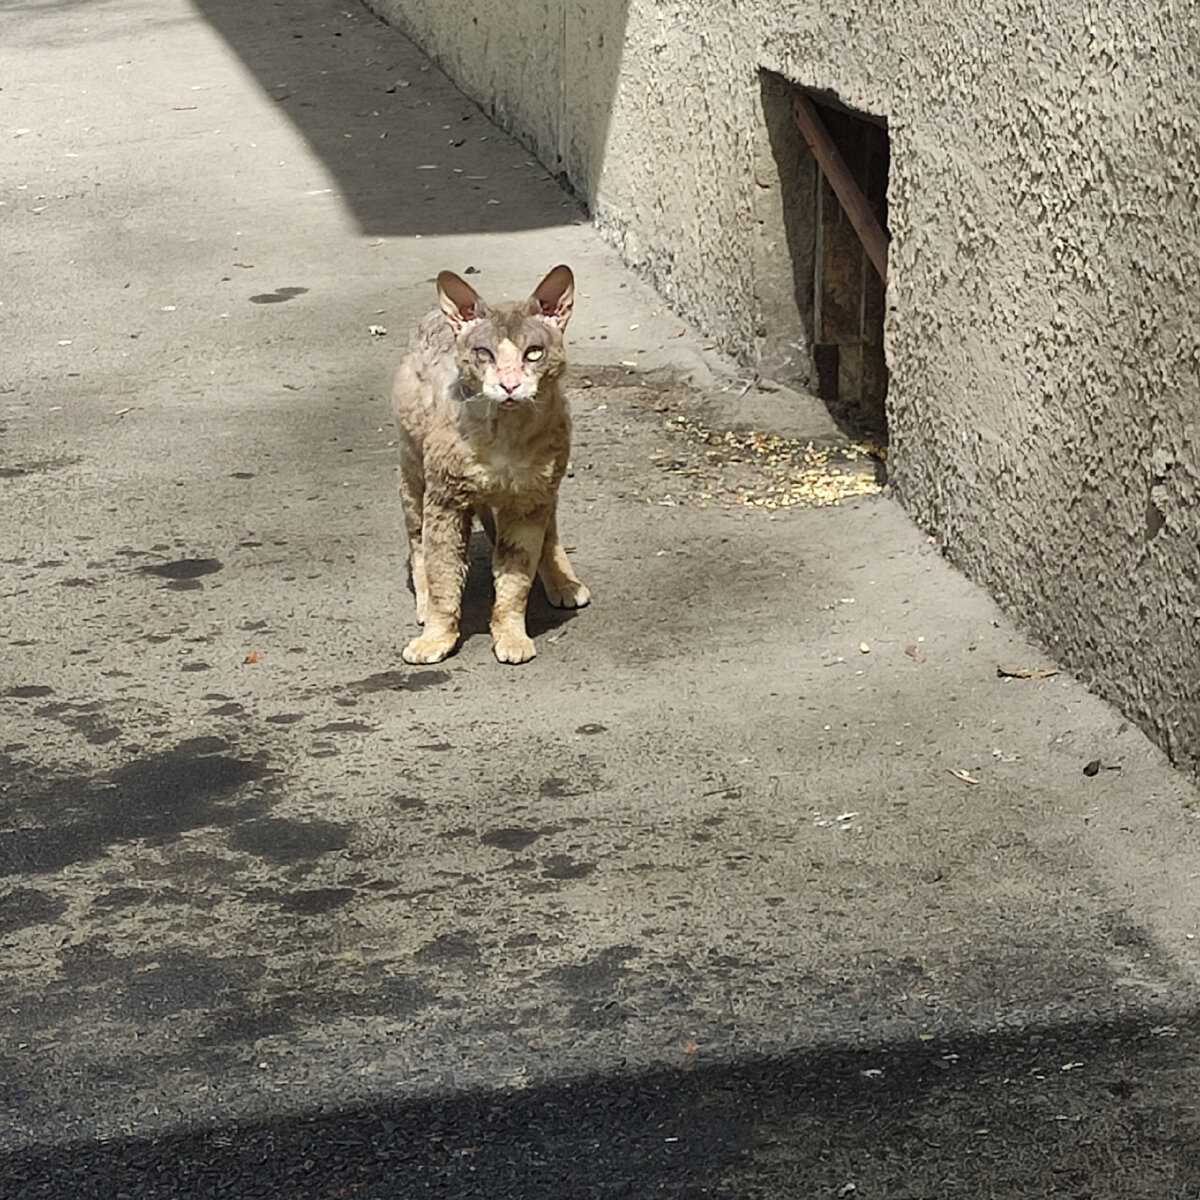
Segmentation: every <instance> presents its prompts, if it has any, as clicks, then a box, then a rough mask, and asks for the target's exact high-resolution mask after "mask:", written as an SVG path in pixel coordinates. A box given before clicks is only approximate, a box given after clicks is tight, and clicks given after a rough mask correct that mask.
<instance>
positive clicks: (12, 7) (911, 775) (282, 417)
mask: <svg viewBox="0 0 1200 1200" xmlns="http://www.w3.org/2000/svg"><path fill="white" fill-rule="evenodd" d="M0 114H2V117H0V146H2V147H3V151H2V163H3V172H2V174H0V255H2V256H3V272H2V273H0V438H2V440H0V506H2V507H0V512H2V514H3V519H2V520H0V646H2V647H3V649H2V652H0V1196H3V1197H6V1198H7V1197H14V1198H15V1197H22V1198H24V1197H33V1196H56V1197H72V1198H74V1197H105V1198H106V1200H111V1198H114V1197H122V1196H130V1197H164V1198H165V1197H191V1196H196V1197H200V1196H205V1197H207V1196H229V1195H233V1196H239V1197H272V1198H275V1197H278V1198H283V1197H288V1198H291V1197H328V1198H330V1200H342V1198H343V1197H362V1198H364V1200H365V1198H368V1197H378V1198H381V1200H382V1198H390V1197H409V1196H412V1197H418V1196H430V1195H439V1196H453V1197H508V1196H512V1197H537V1198H540V1197H555V1198H557V1197H562V1198H563V1200H566V1198H568V1197H571V1198H574V1197H590V1196H595V1197H617V1196H620V1197H643V1196H658V1195H675V1196H686V1197H700V1196H724V1197H731V1198H737V1200H750V1198H754V1197H763V1198H766V1197H772V1198H776V1197H783V1196H804V1197H835V1196H836V1197H842V1198H843V1200H844V1198H846V1197H855V1198H866V1197H889V1198H903V1197H906V1198H908V1200H916V1198H918V1197H1018V1196H1039V1197H1040V1196H1048V1195H1065V1196H1077V1197H1084V1196H1088V1197H1114V1198H1116V1197H1122V1198H1124V1200H1128V1198H1130V1197H1142V1196H1144V1197H1155V1198H1161V1197H1179V1198H1180V1200H1182V1198H1184V1197H1190V1198H1194V1197H1196V1196H1197V1195H1200V1153H1198V1151H1197V1147H1200V1128H1197V1122H1198V1116H1197V1102H1196V1096H1197V1095H1198V1094H1200V1089H1198V1086H1197V1085H1198V1084H1200V1072H1198V1071H1197V1059H1196V1054H1197V1046H1198V1040H1197V1039H1198V1029H1197V1023H1196V1016H1195V1014H1196V981H1197V973H1198V970H1200V945H1198V943H1197V939H1198V937H1200V911H1198V910H1200V900H1198V897H1200V889H1197V887H1196V879H1197V877H1198V876H1200V831H1198V828H1197V820H1196V813H1197V811H1198V809H1197V799H1198V797H1197V792H1196V790H1195V788H1194V786H1193V785H1192V783H1191V782H1189V781H1188V780H1187V779H1185V778H1184V777H1182V776H1180V775H1179V774H1178V773H1176V772H1174V771H1173V770H1172V769H1171V768H1170V766H1169V765H1168V764H1167V763H1166V761H1165V759H1164V758H1163V756H1162V755H1161V754H1160V752H1159V751H1158V750H1157V749H1155V748H1154V747H1153V746H1152V745H1151V744H1150V743H1149V742H1148V741H1147V740H1146V739H1145V738H1144V737H1143V736H1142V734H1141V733H1140V732H1139V731H1138V730H1137V729H1136V728H1135V727H1133V726H1131V724H1130V723H1129V722H1128V721H1126V720H1125V719H1124V718H1123V717H1122V716H1121V714H1120V713H1118V712H1116V711H1115V710H1113V709H1112V708H1111V707H1109V706H1108V705H1106V704H1105V703H1104V702H1103V700H1102V699H1100V698H1098V697H1097V696H1095V695H1093V694H1092V693H1091V692H1089V690H1088V688H1087V686H1086V681H1081V680H1077V679H1073V678H1071V677H1070V676H1068V675H1066V674H1063V673H1059V672H1058V671H1057V669H1056V664H1055V662H1054V657H1053V653H1052V648H1046V647H1039V646H1037V645H1035V644H1033V643H1031V642H1030V641H1029V640H1028V639H1027V638H1026V637H1025V636H1024V635H1023V634H1022V633H1021V631H1020V630H1019V629H1017V628H1016V627H1014V625H1013V624H1012V622H1011V621H1010V620H1009V619H1008V618H1007V617H1006V615H1005V614H1004V613H1003V612H1002V611H1001V609H1000V608H999V607H998V606H997V605H996V604H995V603H994V602H993V600H992V599H991V598H989V597H988V596H987V595H985V594H984V593H982V592H981V591H980V590H979V589H977V588H975V587H974V586H973V585H972V584H971V583H970V582H969V581H967V580H965V579H964V578H963V577H962V576H960V575H959V574H957V573H956V572H955V571H954V570H953V569H952V568H950V567H949V566H948V565H947V563H946V561H945V559H944V558H943V556H942V553H941V548H940V547H939V546H938V545H936V544H935V543H934V542H932V541H931V540H930V539H929V538H928V537H927V536H926V535H925V534H924V533H922V531H920V530H919V529H917V528H916V527H915V526H914V525H913V524H912V523H911V522H910V521H909V520H908V518H907V517H906V515H905V514H904V513H903V512H902V511H901V510H900V509H899V507H898V506H897V505H896V504H895V502H894V501H893V500H892V499H891V498H890V497H889V496H888V495H887V494H886V490H885V492H884V494H881V495H870V494H866V495H861V496H859V497H857V498H854V499H851V500H848V501H846V502H845V503H843V504H840V505H837V506H828V507H804V506H795V507H778V506H776V507H772V505H769V504H756V503H754V502H753V499H754V498H753V496H750V494H749V493H748V491H747V488H749V486H750V484H749V483H747V481H746V479H745V478H742V475H747V476H749V475H754V473H755V472H758V473H759V474H758V475H757V476H755V477H756V478H762V479H765V478H767V477H768V475H769V470H768V467H767V466H766V465H764V461H765V460H764V461H759V460H758V459H755V454H756V453H758V452H757V450H755V449H754V447H757V446H760V444H761V445H767V443H765V442H763V439H762V438H761V437H758V436H757V435H759V434H762V435H764V436H765V435H766V434H768V433H770V432H786V433H790V434H792V435H803V436H808V437H811V438H813V439H815V440H817V441H818V442H820V443H821V444H823V445H834V444H839V443H838V439H839V438H843V435H842V432H841V431H839V430H838V429H837V427H836V425H835V423H834V422H832V421H831V419H830V418H829V416H828V414H825V413H824V412H823V411H822V410H821V409H820V406H819V405H816V404H815V402H813V401H812V400H810V399H806V398H804V397H799V396H795V395H794V394H792V393H790V392H788V391H787V390H786V389H783V390H774V389H772V388H771V387H770V386H769V385H768V384H765V383H762V381H758V382H756V381H754V380H752V379H746V378H742V372H740V371H739V370H738V368H737V367H736V366H735V365H734V364H730V363H726V362H724V361H723V360H721V358H720V357H719V355H717V354H716V352H715V350H714V349H713V347H712V346H711V345H710V344H708V343H706V342H705V340H704V339H703V338H702V337H700V336H699V335H698V334H697V333H696V332H695V331H694V330H693V329H692V328H691V327H690V326H689V325H688V323H687V321H686V320H685V319H683V318H682V317H681V316H679V315H678V314H676V313H673V312H672V311H671V309H670V308H669V307H668V305H667V304H666V303H665V302H664V301H663V300H662V299H661V298H660V297H658V296H657V295H656V294H655V293H654V292H653V291H652V290H651V289H650V288H649V287H648V286H647V285H646V283H645V282H644V281H643V280H641V279H640V278H639V277H638V276H637V275H636V274H634V273H632V272H631V271H629V270H628V269H627V268H626V267H624V266H623V265H622V264H621V262H620V261H619V260H618V259H617V257H616V256H615V255H614V253H613V252H612V251H611V250H610V248H608V247H607V246H606V245H605V244H604V242H603V241H602V240H601V239H600V237H599V236H598V235H597V233H596V232H595V231H594V230H593V229H592V228H591V226H590V225H589V223H588V220H587V216H586V214H585V213H583V212H582V211H581V209H580V208H579V205H578V203H577V202H576V201H575V200H574V199H573V198H572V197H571V196H570V195H568V194H566V193H565V192H563V191H562V190H561V188H560V187H559V185H558V184H557V183H556V181H555V180H554V179H552V178H551V177H550V176H549V174H548V173H547V171H546V170H545V168H544V167H543V166H541V165H540V164H538V163H537V162H536V161H534V160H533V159H532V158H531V157H530V156H529V154H528V152H527V151H526V150H525V149H523V148H522V147H521V146H520V145H519V144H517V143H515V142H514V141H512V140H511V139H509V138H508V137H507V136H506V135H505V134H503V133H502V132H501V131H500V130H498V129H497V128H496V127H495V126H493V125H492V124H490V123H489V122H488V121H487V119H486V118H485V117H484V115H483V114H482V113H481V112H480V111H479V110H478V109H477V108H476V107H475V106H474V105H473V104H472V103H471V102H470V101H468V100H467V99H466V98H464V97H463V96H462V95H461V94H460V93H458V92H457V91H456V90H455V89H454V88H453V87H452V86H451V85H450V84H449V83H448V82H447V80H446V79H445V78H444V77H443V76H442V75H441V74H440V73H439V72H438V71H437V69H436V68H434V67H433V66H431V64H430V63H429V62H428V61H426V60H425V59H424V58H423V57H422V56H421V55H420V54H419V53H418V52H417V51H416V49H415V48H414V47H412V46H411V45H410V44H409V43H407V42H406V41H405V40H404V39H403V38H401V37H400V35H399V34H397V33H396V32H395V31H394V30H392V29H389V28H388V27H387V26H386V25H384V24H382V23H380V22H379V21H378V20H376V19H375V18H374V17H373V16H371V15H370V14H369V13H368V12H367V11H366V10H365V9H363V8H360V7H359V6H358V5H357V4H355V3H353V2H351V0H342V3H332V2H329V0H297V2H294V3H293V2H289V3H287V4H282V3H267V2H266V0H255V2H252V3H246V2H238V3H235V2H234V0H194V2H192V3H188V2H185V0H158V2H156V3H150V2H149V0H90V2H88V3H82V2H71V0H18V2H15V3H9V4H7V5H5V6H4V7H3V8H2V9H0ZM557 262H568V263H570V265H571V266H572V268H573V269H574V271H575V275H576V278H577V280H578V286H579V294H578V298H577V307H576V315H575V317H574V318H573V321H572V325H571V327H570V330H569V333H568V343H569V346H570V347H571V354H572V361H573V364H574V366H573V372H574V374H573V379H574V383H573V385H572V389H571V395H572V401H573V405H574V409H575V414H576V445H575V453H574V456H573V463H572V470H571V474H570V477H569V478H568V480H567V481H566V483H565V485H564V489H563V499H562V513H563V516H562V522H561V526H562V530H563V534H564V539H565V540H566V541H567V542H568V544H569V545H570V546H571V547H573V549H572V559H573V562H574V564H575V565H576V567H577V569H578V570H579V572H580V575H581V577H582V578H583V580H584V582H585V583H586V584H587V585H588V587H589V588H590V589H591V592H592V594H593V597H594V600H593V603H592V605H591V606H590V607H589V608H587V609H585V610H582V611H580V612H578V613H571V614H563V613H557V612H555V611H554V610H551V609H549V608H548V607H547V606H546V605H545V603H544V601H541V600H540V599H539V598H537V597H535V599H534V601H533V603H532V607H531V611H530V629H531V632H532V633H533V634H534V636H535V638H536V640H537V643H538V650H539V653H538V657H537V658H536V659H535V660H533V661H532V662H531V663H529V664H527V665H525V666H522V667H506V666H502V665H501V664H499V663H497V662H496V661H495V660H494V658H493V657H492V655H491V651H490V647H489V643H488V638H487V636H486V620H487V611H486V610H487V593H488V581H487V564H486V548H485V547H484V546H483V545H481V544H479V542H478V541H477V543H476V544H475V548H474V560H473V563H472V575H471V579H470V582H469V585H468V593H467V607H466V615H465V622H464V629H465V637H464V640H463V644H462V647H461V649H460V650H459V651H458V653H457V654H456V655H455V656H454V657H452V658H450V659H448V660H447V661H446V662H445V663H442V664H439V665H438V666H436V667H423V668H414V667H408V666H406V665H405V664H404V663H403V662H402V660H401V658H400V648H401V647H402V646H403V644H404V643H405V641H406V640H407V639H408V638H409V637H410V636H411V635H412V631H413V628H414V626H413V622H412V598H411V595H410V593H409V591H408V589H407V586H406V574H405V547H404V539H403V535H402V526H401V521H400V510H399V502H398V499H397V496H396V490H395V479H396V475H395V462H394V455H395V448H394V445H393V441H394V438H393V434H392V430H391V427H390V417H389V413H388V401H387V395H388V386H389V375H390V371H391V369H392V367H393V366H394V363H395V361H396V359H397V357H398V355H399V353H400V347H401V344H402V338H403V335H404V332H405V330H406V329H407V327H408V326H409V325H410V324H411V322H412V321H413V320H415V319H416V318H417V317H418V316H419V315H420V314H421V313H422V312H424V311H426V310H427V309H428V308H430V307H431V306H432V303H433V299H434V295H433V279H434V278H435V276H436V274H437V272H438V271H439V270H441V269H443V268H447V267H448V268H451V269H454V270H456V271H458V272H459V273H460V274H465V275H467V276H468V277H469V278H470V279H471V281H472V283H473V285H474V286H476V287H477V288H478V290H479V291H480V292H481V293H482V294H483V295H484V296H485V297H487V296H501V295H520V294H522V292H523V290H524V289H527V288H531V287H532V286H533V284H534V283H536V281H537V280H538V279H539V278H541V276H542V275H543V274H544V273H545V271H546V270H547V269H548V268H549V267H551V266H553V265H554V264H555V263H557ZM760 384H761V385H762V386H759V385H760ZM731 431H732V433H733V434H734V435H736V436H734V438H733V440H732V441H729V440H728V439H725V437H724V435H725V433H726V432H731ZM752 434H753V435H755V436H753V437H752V436H751V435H752ZM710 435H711V439H712V440H707V439H708V438H709V437H710ZM739 439H740V440H739ZM845 440H846V439H845V438H843V441H845ZM801 441H803V437H802V438H801ZM847 444H848V442H847ZM772 445H775V446H776V448H775V449H771V448H770V446H772ZM730 447H732V449H730ZM747 447H750V448H749V449H747ZM768 450H769V454H767V457H768V458H769V456H770V454H775V455H776V456H778V453H779V451H778V447H777V445H776V444H775V443H771V444H770V445H768ZM764 453H766V452H764ZM760 458H761V456H760ZM697 464H700V465H701V466H703V465H704V464H709V465H710V466H712V470H713V471H717V470H718V468H719V471H720V472H724V473H726V474H727V475H728V476H729V478H730V479H733V480H734V482H735V483H737V486H736V487H735V486H730V487H727V488H724V489H723V490H722V489H721V488H718V487H717V485H715V484H711V483H710V482H707V476H706V477H705V480H706V482H704V484H703V486H701V484H699V483H697V480H698V479H699V478H700V476H699V475H698V474H697V471H699V469H700V468H699V467H698V466H697ZM712 464H717V465H712ZM739 473H741V474H739ZM735 477H737V478H736V479H735ZM723 478H724V477H723ZM714 489H716V490H714ZM739 489H740V490H739ZM760 498H761V497H760Z"/></svg>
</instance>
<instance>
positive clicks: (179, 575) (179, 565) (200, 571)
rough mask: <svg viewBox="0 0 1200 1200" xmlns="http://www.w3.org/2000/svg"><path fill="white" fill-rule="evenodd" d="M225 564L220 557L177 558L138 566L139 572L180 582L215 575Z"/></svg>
mask: <svg viewBox="0 0 1200 1200" xmlns="http://www.w3.org/2000/svg"><path fill="white" fill-rule="evenodd" d="M224 566H225V564H224V563H223V562H221V560H220V559H219V558H177V559H175V560H173V561H172V562H163V563H151V564H149V565H147V566H144V567H138V572H139V573H140V574H142V575H153V576H155V577H156V578H158V579H169V580H172V581H174V582H176V583H179V582H189V581H194V580H198V579H200V578H201V577H202V576H204V575H215V574H216V573H217V572H218V571H220V570H222V569H223V568H224Z"/></svg>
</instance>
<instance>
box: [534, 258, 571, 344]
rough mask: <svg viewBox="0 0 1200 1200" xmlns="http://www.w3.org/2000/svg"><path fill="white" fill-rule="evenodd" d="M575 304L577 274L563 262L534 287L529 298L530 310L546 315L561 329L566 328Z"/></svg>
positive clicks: (548, 319)
mask: <svg viewBox="0 0 1200 1200" xmlns="http://www.w3.org/2000/svg"><path fill="white" fill-rule="evenodd" d="M574 306H575V276H574V275H572V274H571V268H570V267H567V266H562V265H561V264H560V265H559V266H557V267H555V268H554V270H553V271H551V272H550V274H549V275H547V276H546V278H545V279H543V280H542V282H541V283H539V284H538V285H537V287H535V288H534V289H533V295H532V296H531V297H530V298H529V311H530V312H531V313H533V314H539V315H541V316H543V317H545V318H546V320H547V321H549V322H550V323H551V324H552V325H557V326H558V328H559V329H560V330H563V329H566V327H567V322H568V321H569V320H570V319H571V309H572V308H574Z"/></svg>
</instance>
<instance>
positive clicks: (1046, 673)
mask: <svg viewBox="0 0 1200 1200" xmlns="http://www.w3.org/2000/svg"><path fill="white" fill-rule="evenodd" d="M996 674H997V675H999V676H1000V678H1001V679H1049V678H1050V676H1051V675H1057V674H1058V671H1057V670H1056V669H1054V668H1052V667H1005V666H1001V665H1000V664H999V663H997V664H996Z"/></svg>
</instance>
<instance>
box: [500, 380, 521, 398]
mask: <svg viewBox="0 0 1200 1200" xmlns="http://www.w3.org/2000/svg"><path fill="white" fill-rule="evenodd" d="M500 386H501V387H502V388H503V389H504V390H505V391H506V392H507V393H508V394H509V395H510V396H511V395H512V394H513V392H515V391H516V390H517V388H519V387H520V386H521V381H520V380H519V379H518V380H516V381H514V382H513V383H505V382H504V380H503V379H501V380H500Z"/></svg>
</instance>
